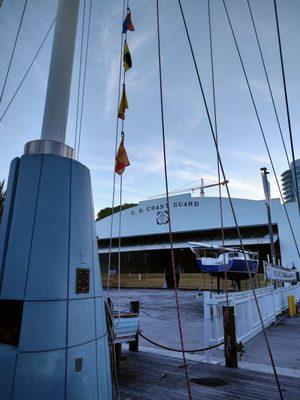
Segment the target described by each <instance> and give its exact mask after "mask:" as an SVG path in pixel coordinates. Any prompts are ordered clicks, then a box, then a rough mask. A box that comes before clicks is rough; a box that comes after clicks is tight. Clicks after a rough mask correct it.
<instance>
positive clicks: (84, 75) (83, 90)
mask: <svg viewBox="0 0 300 400" xmlns="http://www.w3.org/2000/svg"><path fill="white" fill-rule="evenodd" d="M92 8H93V0H90V7H89V16H88V30H87V39H86V49H85V57H84V58H85V60H84V72H83V85H82V95H81V107H80V120H79V131H78V148H77V160H78V159H79V151H80V143H81V131H82V119H83V105H84V98H85V85H86V71H87V63H88V54H89V47H90V46H89V45H90V30H91V16H92ZM75 151H76V149H75Z"/></svg>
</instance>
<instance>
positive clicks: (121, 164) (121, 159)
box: [115, 135, 130, 175]
mask: <svg viewBox="0 0 300 400" xmlns="http://www.w3.org/2000/svg"><path fill="white" fill-rule="evenodd" d="M129 165H130V162H129V159H128V156H127V153H126V150H125V146H124V135H122V139H121V142H120V145H119V148H118V151H117V155H116V164H115V172H116V173H117V174H118V175H122V174H123V172H124V171H125V168H126V167H128V166H129Z"/></svg>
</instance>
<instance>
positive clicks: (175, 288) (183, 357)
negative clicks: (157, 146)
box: [156, 0, 192, 400]
mask: <svg viewBox="0 0 300 400" xmlns="http://www.w3.org/2000/svg"><path fill="white" fill-rule="evenodd" d="M158 1H159V0H156V23H157V50H158V69H159V93H160V114H161V130H162V145H163V162H164V176H165V188H166V199H167V210H168V214H169V215H168V217H169V218H168V228H169V238H170V249H171V262H172V271H173V282H174V292H175V301H176V311H177V319H178V329H179V337H180V347H181V353H182V359H183V365H184V372H185V379H186V385H187V391H188V396H189V399H190V400H192V392H191V386H190V380H189V375H188V369H187V363H186V357H185V350H184V342H183V331H182V326H181V316H180V309H179V298H178V290H177V281H176V267H175V258H174V248H173V234H172V225H171V208H170V199H169V183H168V171H167V151H166V138H165V118H164V101H163V84H162V65H161V48H160V15H159V3H158Z"/></svg>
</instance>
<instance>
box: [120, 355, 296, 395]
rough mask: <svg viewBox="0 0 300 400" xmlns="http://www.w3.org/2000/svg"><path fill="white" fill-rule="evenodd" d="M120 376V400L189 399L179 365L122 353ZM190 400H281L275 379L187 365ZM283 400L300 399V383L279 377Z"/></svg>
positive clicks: (155, 357)
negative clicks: (191, 396) (190, 389)
mask: <svg viewBox="0 0 300 400" xmlns="http://www.w3.org/2000/svg"><path fill="white" fill-rule="evenodd" d="M124 356H125V357H126V360H125V361H124V363H122V366H121V369H120V373H119V386H120V391H121V399H122V400H160V399H163V400H165V399H166V400H169V399H170V400H184V399H187V398H188V395H187V390H186V384H185V375H184V369H183V365H182V361H181V360H179V359H175V358H171V357H166V356H160V355H154V354H149V353H142V352H139V353H130V352H124ZM188 368H189V375H190V380H191V382H192V383H191V387H192V395H193V400H198V399H199V400H200V399H201V400H202V399H205V400H224V399H226V400H228V399H243V400H254V399H255V400H260V399H263V400H268V399H270V400H276V399H280V397H279V394H278V389H277V386H276V383H275V380H274V376H273V375H270V374H265V373H259V372H252V371H247V370H242V369H228V368H225V367H221V366H217V365H211V364H206V363H196V362H192V361H188ZM280 383H281V387H282V389H283V393H284V398H285V399H286V400H299V399H300V380H299V379H296V378H290V377H283V376H281V377H280Z"/></svg>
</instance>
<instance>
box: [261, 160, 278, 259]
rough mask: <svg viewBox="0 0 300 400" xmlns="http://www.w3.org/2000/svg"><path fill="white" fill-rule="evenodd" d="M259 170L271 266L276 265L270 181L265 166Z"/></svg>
mask: <svg viewBox="0 0 300 400" xmlns="http://www.w3.org/2000/svg"><path fill="white" fill-rule="evenodd" d="M260 170H261V177H262V182H263V188H264V193H265V198H266V202H265V203H266V207H267V214H268V225H269V235H270V247H271V262H272V265H273V267H275V265H276V259H275V246H274V236H273V227H272V217H271V193H270V183H269V181H268V174H269V172H268V171H267V168H265V167H263V168H261V169H260Z"/></svg>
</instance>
